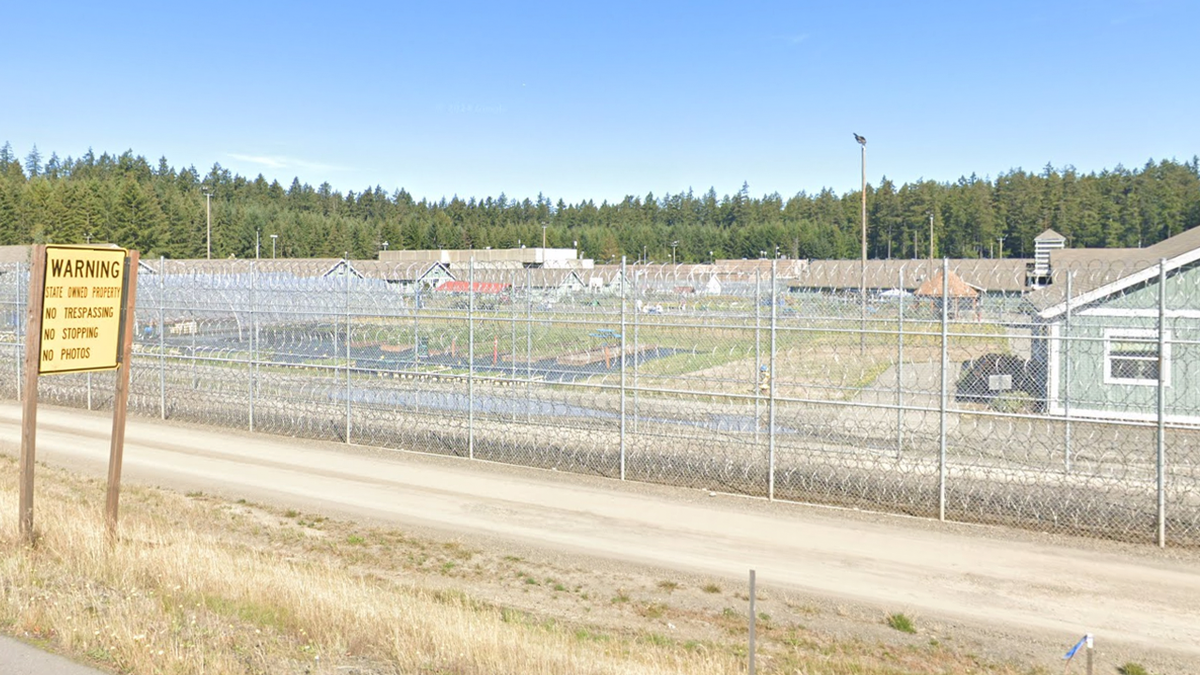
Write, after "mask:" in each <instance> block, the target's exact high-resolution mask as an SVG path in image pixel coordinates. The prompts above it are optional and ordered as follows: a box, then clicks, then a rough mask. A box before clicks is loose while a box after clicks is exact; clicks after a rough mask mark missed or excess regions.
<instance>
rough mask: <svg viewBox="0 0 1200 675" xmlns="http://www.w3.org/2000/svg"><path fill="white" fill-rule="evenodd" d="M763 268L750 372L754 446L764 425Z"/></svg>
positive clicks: (758, 276)
mask: <svg viewBox="0 0 1200 675" xmlns="http://www.w3.org/2000/svg"><path fill="white" fill-rule="evenodd" d="M761 307H762V270H761V269H758V268H757V267H756V268H755V270H754V372H753V373H751V374H750V386H751V391H753V392H754V447H756V448H757V447H758V443H759V440H758V432H759V427H761V426H762V310H761V309H760V308H761Z"/></svg>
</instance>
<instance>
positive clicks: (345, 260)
mask: <svg viewBox="0 0 1200 675" xmlns="http://www.w3.org/2000/svg"><path fill="white" fill-rule="evenodd" d="M342 278H344V279H345V280H346V298H345V303H346V340H345V342H346V443H350V433H351V431H352V428H351V421H352V414H353V410H352V409H351V407H350V397H351V394H352V392H351V389H350V337H351V336H350V252H349V251H347V252H346V253H344V254H343V255H342Z"/></svg>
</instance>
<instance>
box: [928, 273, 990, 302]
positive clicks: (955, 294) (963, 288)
mask: <svg viewBox="0 0 1200 675" xmlns="http://www.w3.org/2000/svg"><path fill="white" fill-rule="evenodd" d="M943 291H946V293H947V294H948V295H949V296H950V297H952V298H978V297H979V291H977V290H975V289H974V288H972V287H971V285H970V284H968V283H967V282H965V281H963V280H962V277H960V276H958V275H957V274H955V273H954V271H953V270H951V271H950V272H948V273H947V274H946V275H943V274H942V272H941V270H938V272H937V273H936V274H934V275H933V277H931V278H930V279H929V280H927V281H926V282H925V283H923V284H921V285H920V286H918V287H917V290H915V291H913V295H921V296H925V297H935V298H940V297H942V292H943Z"/></svg>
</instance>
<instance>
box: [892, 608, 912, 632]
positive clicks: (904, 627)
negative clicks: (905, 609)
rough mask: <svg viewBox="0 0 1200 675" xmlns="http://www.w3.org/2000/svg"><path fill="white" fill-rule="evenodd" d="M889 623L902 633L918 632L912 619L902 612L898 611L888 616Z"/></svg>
mask: <svg viewBox="0 0 1200 675" xmlns="http://www.w3.org/2000/svg"><path fill="white" fill-rule="evenodd" d="M886 623H887V625H888V626H889V627H891V628H894V629H895V630H898V631H900V632H901V633H916V632H917V629H916V627H914V626H913V622H912V619H910V618H908V617H907V616H905V615H904V614H902V613H899V612H897V613H896V614H892V615H890V616H889V617H888V618H887V621H886Z"/></svg>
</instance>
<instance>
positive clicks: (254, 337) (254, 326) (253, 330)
mask: <svg viewBox="0 0 1200 675" xmlns="http://www.w3.org/2000/svg"><path fill="white" fill-rule="evenodd" d="M256 290H258V261H257V260H252V261H250V358H249V361H248V362H247V364H246V365H247V366H248V369H249V371H250V373H249V374H250V377H249V378H247V379H249V380H250V411H249V421H250V431H254V382H255V379H256V378H257V377H258V352H257V344H258V312H256V311H255V301H256V299H257V297H256V293H255V291H256Z"/></svg>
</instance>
